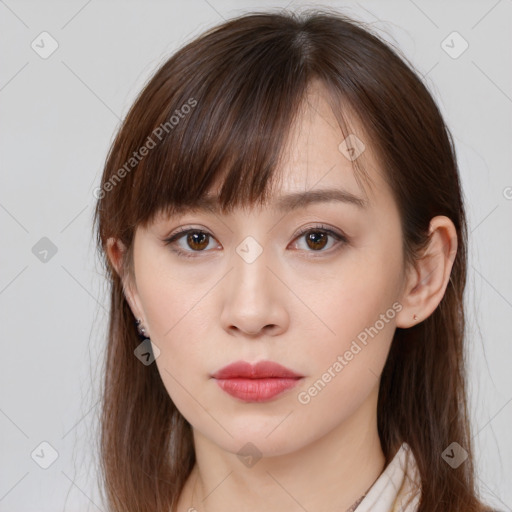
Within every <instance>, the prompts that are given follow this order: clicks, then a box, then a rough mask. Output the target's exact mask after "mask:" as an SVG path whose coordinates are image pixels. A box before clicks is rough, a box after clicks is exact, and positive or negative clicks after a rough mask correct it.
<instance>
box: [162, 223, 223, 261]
mask: <svg viewBox="0 0 512 512" xmlns="http://www.w3.org/2000/svg"><path fill="white" fill-rule="evenodd" d="M212 239H214V238H213V236H212V235H211V234H210V233H208V232H206V231H203V230H202V229H197V228H191V229H180V230H179V231H178V232H176V233H175V234H173V235H171V236H170V237H169V238H166V239H165V240H164V242H165V243H166V245H171V246H178V247H177V248H176V247H171V249H172V250H173V251H174V252H176V253H177V254H179V255H180V256H184V257H185V258H194V257H195V255H194V254H193V253H194V252H196V253H197V252H205V250H206V249H207V248H208V246H209V245H210V242H211V240H212ZM182 240H183V241H184V244H186V247H188V249H187V248H184V247H183V244H182V245H181V246H180V244H178V242H180V241H182ZM190 249H192V250H190Z"/></svg>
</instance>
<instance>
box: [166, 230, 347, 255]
mask: <svg viewBox="0 0 512 512" xmlns="http://www.w3.org/2000/svg"><path fill="white" fill-rule="evenodd" d="M302 238H304V240H305V244H306V245H305V248H304V247H303V248H301V249H303V250H304V251H306V252H328V251H329V249H331V248H332V246H333V245H344V244H345V243H348V239H347V237H346V236H344V235H342V234H341V233H337V232H336V231H333V230H332V229H330V228H328V227H325V226H312V227H308V228H306V229H303V230H302V231H300V232H299V233H298V234H297V235H296V236H295V238H294V240H300V239H302ZM329 239H331V240H329ZM212 240H215V238H214V237H213V235H211V234H210V233H208V232H207V231H203V230H202V229H198V228H188V229H179V230H178V231H177V232H176V233H174V234H172V235H171V236H170V237H168V238H166V239H165V240H164V242H165V244H166V245H169V246H171V250H172V251H173V252H175V253H177V254H178V255H179V256H183V257H185V258H194V257H196V256H198V254H197V253H201V252H209V251H207V249H208V248H210V249H211V248H212V247H211V242H212ZM329 242H333V243H331V245H330V246H329V247H328V249H326V250H324V249H325V247H326V246H328V245H329ZM336 242H338V244H336ZM194 253H196V254H194Z"/></svg>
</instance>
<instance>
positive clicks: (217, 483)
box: [178, 386, 385, 512]
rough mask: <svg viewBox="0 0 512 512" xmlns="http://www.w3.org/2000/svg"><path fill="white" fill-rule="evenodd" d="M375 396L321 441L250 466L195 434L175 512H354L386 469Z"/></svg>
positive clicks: (266, 458)
mask: <svg viewBox="0 0 512 512" xmlns="http://www.w3.org/2000/svg"><path fill="white" fill-rule="evenodd" d="M377 396H378V386H376V388H375V390H374V391H372V393H370V395H369V396H368V398H367V400H366V401H365V402H364V403H363V404H362V405H361V407H360V408H359V409H358V410H357V411H355V412H354V414H352V415H351V416H350V417H349V418H347V419H346V421H344V422H343V423H342V424H340V425H338V426H336V427H335V428H334V429H332V430H331V431H330V432H328V433H327V434H326V435H324V436H323V437H321V438H319V439H316V440H314V441H312V442H310V443H309V444H307V445H305V446H303V447H302V448H301V449H300V450H297V451H294V452H292V453H287V454H284V455H279V456H271V457H263V458H261V459H260V460H258V462H257V463H256V464H254V465H253V466H251V467H246V466H244V464H242V463H241V462H240V459H239V458H238V456H237V454H236V453H230V452H227V451H225V450H223V449H222V448H221V447H219V446H218V445H216V444H215V443H213V442H211V441H210V440H209V439H208V438H206V437H204V436H203V435H202V434H201V433H200V432H198V431H197V430H196V429H194V445H195V451H196V465H195V466H194V469H193V471H192V472H191V474H190V476H189V479H188V481H187V484H186V487H188V490H187V491H185V489H184V492H183V493H182V496H181V497H180V506H179V508H178V510H180V511H181V510H182V509H183V510H193V509H195V510H196V511H197V512H220V511H222V512H235V511H237V512H239V511H240V510H243V511H244V512H253V511H254V512H256V511H261V510H293V511H295V510H296V511H297V512H299V511H301V512H302V511H303V510H324V511H326V512H340V511H343V512H345V511H346V512H348V511H349V510H351V509H352V510H354V509H355V507H356V506H357V505H358V504H359V501H360V499H361V498H362V497H363V496H364V494H365V493H366V492H367V491H368V489H369V488H370V487H371V486H372V484H373V483H374V482H375V480H376V479H377V478H378V477H379V475H380V474H381V473H382V471H383V470H384V464H385V457H384V453H383V451H382V448H381V444H380V439H379V436H378V430H377V418H376V409H377ZM194 484H195V485H194ZM192 487H194V492H193V491H192Z"/></svg>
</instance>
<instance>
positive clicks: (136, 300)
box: [106, 238, 145, 325]
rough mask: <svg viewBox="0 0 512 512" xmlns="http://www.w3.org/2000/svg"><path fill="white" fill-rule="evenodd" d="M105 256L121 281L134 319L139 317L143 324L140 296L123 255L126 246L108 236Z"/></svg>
mask: <svg viewBox="0 0 512 512" xmlns="http://www.w3.org/2000/svg"><path fill="white" fill-rule="evenodd" d="M106 253H107V257H108V259H109V261H110V263H111V264H112V266H113V267H114V269H115V271H116V272H117V274H118V275H119V277H120V278H121V281H122V283H123V292H124V296H125V297H126V300H127V302H128V304H129V306H130V309H131V310H132V313H133V316H134V317H135V318H136V319H141V320H142V323H143V324H144V325H145V316H144V312H143V309H142V306H141V302H140V297H139V294H138V292H137V285H136V283H135V278H132V274H131V273H130V272H129V271H128V269H127V268H126V262H125V256H126V247H125V245H124V244H123V242H121V240H118V239H117V238H109V239H108V240H107V247H106Z"/></svg>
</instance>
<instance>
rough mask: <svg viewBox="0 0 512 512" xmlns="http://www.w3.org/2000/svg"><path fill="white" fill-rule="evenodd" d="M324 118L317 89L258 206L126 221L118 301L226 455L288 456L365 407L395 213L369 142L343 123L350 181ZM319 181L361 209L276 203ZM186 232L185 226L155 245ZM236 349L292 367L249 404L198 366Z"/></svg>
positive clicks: (397, 237)
mask: <svg viewBox="0 0 512 512" xmlns="http://www.w3.org/2000/svg"><path fill="white" fill-rule="evenodd" d="M337 127H338V125H337V123H336V119H335V117H334V115H333V113H332V111H331V110H330V108H329V106H328V104H327V103H326V101H325V99H324V97H323V96H322V94H321V93H318V92H317V93H316V94H314V95H311V96H310V98H309V107H308V108H307V111H306V112H305V113H304V114H303V115H302V116H301V117H300V120H299V123H297V124H296V125H295V127H294V131H293V136H292V137H291V139H290V140H291V142H290V146H289V149H290V151H289V152H288V156H287V159H286V160H285V161H284V162H283V166H282V168H281V171H282V174H281V180H280V182H279V186H278V187H277V188H276V191H275V192H274V195H273V197H272V202H271V203H270V204H269V205H267V207H265V208H259V207H254V208H253V209H248V210H235V212H234V213H233V214H232V215H221V214H220V213H218V212H217V213H213V212H212V211H208V210H206V211H196V212H189V213H186V214H183V215H182V216H179V217H172V218H163V217H160V218H158V219H157V220H156V221H155V222H154V223H153V224H152V225H150V226H149V227H148V228H147V229H141V228H139V229H137V231H136V236H135V240H134V247H133V265H134V267H133V268H134V275H135V280H134V282H133V286H132V294H131V295H130V297H129V298H130V304H131V305H132V309H134V310H135V314H136V315H137V317H138V318H142V319H143V323H144V325H145V327H146V331H147V333H148V334H149V336H150V337H151V340H152V342H153V343H154V344H155V345H156V346H157V347H158V348H159V350H160V354H159V356H158V357H157V359H156V365H157V367H158V370H159V372H160V375H161V377H162V380H163V383H164V385H165V387H166V389H167V391H168V393H169V396H170V397H171V399H172V400H173V402H174V403H175V404H176V406H177V408H178V409H179V410H180V411H181V413H182V414H183V416H184V417H185V418H186V419H187V421H188V422H189V423H190V424H191V425H192V427H193V428H194V429H195V430H196V433H200V434H202V435H203V436H205V437H206V438H208V439H209V440H210V441H211V442H213V443H215V444H216V445H218V446H221V447H223V448H224V449H225V450H228V451H230V452H232V453H236V452H238V450H240V448H241V447H242V446H244V445H245V444H246V443H247V442H250V443H252V444H254V445H255V446H256V447H257V449H258V450H259V451H260V452H261V453H262V454H263V455H279V454H285V453H291V452H293V451H296V450H299V449H300V448H302V447H305V446H307V445H308V444H310V443H313V442H314V441H316V440H318V439H320V438H321V437H323V436H325V435H327V434H329V433H330V432H332V431H334V430H335V429H343V428H346V427H347V425H352V426H353V428H361V425H360V424H358V423H357V421H356V422H354V421H349V420H351V419H352V420H353V419H354V418H356V417H357V418H360V421H363V422H373V421H374V419H375V417H376V403H377V392H378V385H379V379H380V374H381V371H382V369H383V366H384V363H385V361H386V357H387V354H388V351H389V348H390V344H391V341H392V337H393V333H394V331H395V328H396V322H397V312H398V311H399V310H400V309H401V304H400V299H401V293H402V290H403V286H404V277H405V273H404V269H403V259H402V233H401V227H400V218H399V213H398V210H397V207H396V204H395V202H394V199H393V197H392V195H391V191H390V189H389V188H388V186H387V184H386V183H385V182H384V181H383V179H382V176H381V175H380V173H379V171H378V167H377V163H376V161H375V160H374V157H373V155H372V154H370V147H369V146H370V144H369V142H370V141H367V140H364V137H363V136H362V135H361V133H358V134H357V135H358V136H359V139H361V140H362V142H363V143H364V144H365V145H366V149H365V151H364V152H363V153H362V154H361V155H360V156H359V158H361V159H362V160H364V161H363V163H364V165H365V166H366V169H367V170H368V173H369V174H370V177H371V180H372V182H373V185H372V188H371V189H369V188H366V190H365V191H364V190H361V189H360V187H359V185H358V183H357V181H356V179H355V177H354V171H353V169H352V166H351V162H350V160H349V159H348V157H347V156H349V155H350V154H349V153H347V152H345V153H344V151H343V148H344V146H343V145H342V146H341V148H342V149H341V150H340V143H342V140H343V138H342V136H341V132H340V131H339V129H338V128H337ZM353 155H355V154H354V153H353ZM324 189H325V190H330V191H338V192H339V191H346V192H347V193H350V194H352V195H353V196H356V197H357V198H360V199H361V202H363V201H364V206H361V205H358V204H356V203H355V202H346V201H339V200H331V201H325V200H324V201H321V202H310V203H308V202H307V201H306V200H305V199H303V200H300V201H298V203H295V206H296V207H295V208H291V209H280V208H278V205H277V203H278V202H279V201H280V200H281V201H282V200H283V198H285V197H287V196H288V195H289V194H297V193H305V192H308V193H310V192H314V191H318V190H324ZM214 192H215V191H214ZM284 204H285V206H286V205H288V206H289V205H290V204H291V203H290V202H288V203H284ZM188 229H193V230H197V231H199V232H196V233H192V234H191V235H192V236H189V237H187V235H186V234H185V235H181V237H179V238H177V239H176V240H175V241H174V242H173V243H171V244H166V243H165V242H164V240H165V239H166V238H170V237H172V236H173V235H174V234H176V232H177V231H178V230H188ZM329 230H330V231H332V232H334V233H337V234H339V235H340V236H341V237H345V241H344V239H343V238H340V239H339V240H338V239H336V236H333V235H332V234H330V232H329ZM302 231H307V232H306V233H305V234H299V233H300V232H302ZM201 232H204V233H207V235H206V236H205V235H204V234H202V233H201ZM194 234H195V236H194ZM187 238H188V241H187ZM177 251H181V253H180V252H177ZM187 255H188V256H190V257H186V256H187ZM240 360H242V361H247V362H250V363H253V362H257V361H260V360H270V361H274V362H277V363H279V364H280V365H282V366H284V367H286V368H289V369H291V370H292V371H293V372H295V373H296V374H298V375H300V376H302V378H300V379H298V380H295V381H294V386H293V387H292V388H290V389H286V390H285V391H283V392H281V393H279V394H278V395H276V396H273V397H272V398H268V397H267V399H264V397H263V398H262V397H261V395H260V398H262V401H253V400H251V399H247V398H245V399H244V398H240V397H236V396H232V395H231V394H229V393H227V392H226V391H224V390H223V389H222V388H221V386H220V385H219V382H220V381H219V380H217V379H215V378H212V374H214V373H215V372H217V371H218V370H219V369H221V368H223V367H224V366H226V365H228V364H230V363H232V362H235V361H240ZM141 364H142V363H141ZM268 382H269V381H268ZM274 382H275V381H274ZM286 382H290V381H286ZM235 387H236V385H235ZM358 421H359V420H358ZM372 426H373V425H372ZM363 428H364V425H363Z"/></svg>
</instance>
